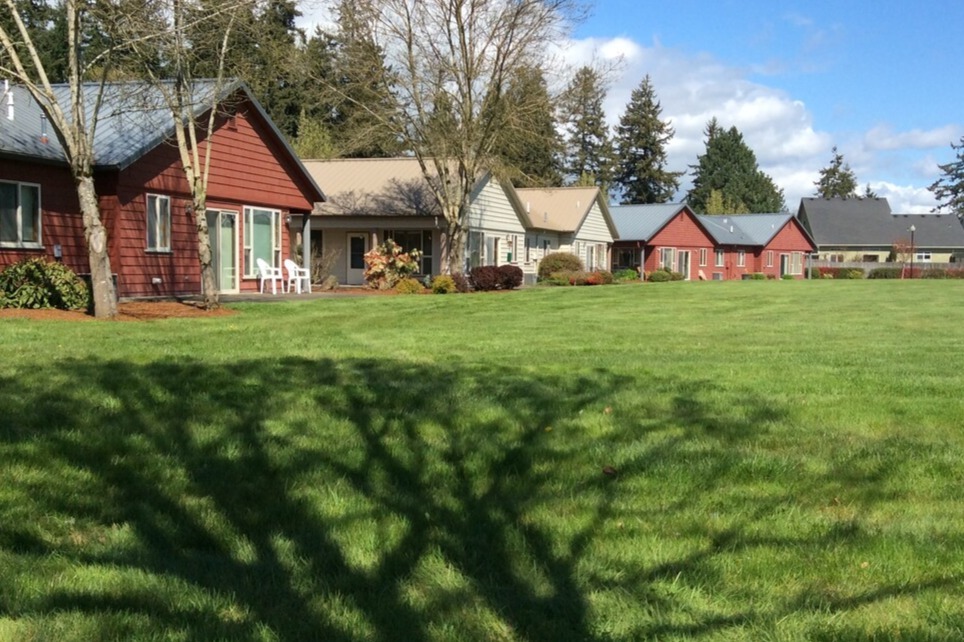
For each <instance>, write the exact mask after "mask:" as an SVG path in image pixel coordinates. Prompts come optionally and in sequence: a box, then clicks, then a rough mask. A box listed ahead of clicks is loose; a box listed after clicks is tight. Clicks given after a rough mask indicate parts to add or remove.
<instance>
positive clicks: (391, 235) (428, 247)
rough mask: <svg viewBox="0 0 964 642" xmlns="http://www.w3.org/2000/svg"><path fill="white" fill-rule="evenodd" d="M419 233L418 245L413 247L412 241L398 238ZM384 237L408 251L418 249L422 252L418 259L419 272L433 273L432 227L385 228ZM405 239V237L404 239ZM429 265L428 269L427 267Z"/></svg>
mask: <svg viewBox="0 0 964 642" xmlns="http://www.w3.org/2000/svg"><path fill="white" fill-rule="evenodd" d="M416 234H418V235H419V239H418V247H412V246H411V244H410V243H399V242H398V240H397V238H398V237H399V236H407V235H411V236H414V235H416ZM382 238H383V239H384V240H386V241H387V240H388V239H391V240H393V241H395V242H396V243H398V244H399V245H401V246H402V249H403V250H405V251H406V252H408V251H410V250H413V249H417V250H418V251H419V252H421V253H422V256H421V258H420V259H419V260H418V269H419V271H418V274H431V273H432V230H430V229H423V228H419V229H411V230H406V229H397V228H396V229H390V230H384V231H383V232H382ZM403 240H404V239H403ZM426 267H428V269H427V270H426V269H425V268H426Z"/></svg>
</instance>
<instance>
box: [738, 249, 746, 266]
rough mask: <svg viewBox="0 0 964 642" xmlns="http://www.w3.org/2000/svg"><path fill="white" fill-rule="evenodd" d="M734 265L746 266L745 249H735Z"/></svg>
mask: <svg viewBox="0 0 964 642" xmlns="http://www.w3.org/2000/svg"><path fill="white" fill-rule="evenodd" d="M736 267H746V250H737V253H736Z"/></svg>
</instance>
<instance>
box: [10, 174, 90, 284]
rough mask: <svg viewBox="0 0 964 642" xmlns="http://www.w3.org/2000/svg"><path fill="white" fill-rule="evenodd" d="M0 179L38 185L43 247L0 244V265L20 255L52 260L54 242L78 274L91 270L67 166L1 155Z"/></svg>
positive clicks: (20, 256)
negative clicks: (18, 159) (6, 158)
mask: <svg viewBox="0 0 964 642" xmlns="http://www.w3.org/2000/svg"><path fill="white" fill-rule="evenodd" d="M0 180H5V181H16V182H21V183H35V184H39V185H40V239H41V241H42V242H43V248H42V249H36V250H34V249H18V248H0V269H3V268H4V267H6V266H7V265H10V264H12V263H16V262H17V261H21V260H23V259H28V258H36V257H46V258H47V259H49V260H51V261H53V260H54V246H55V245H60V247H61V249H62V251H63V262H64V263H66V264H67V266H69V267H70V269H72V270H73V271H75V272H77V273H78V274H85V273H89V272H90V262H89V260H88V258H87V246H86V244H85V243H84V222H83V219H82V218H81V215H80V204H79V202H78V200H77V189H76V187H75V186H74V180H73V178H72V177H71V175H70V172H69V171H68V170H67V168H66V167H59V166H55V165H35V164H30V163H25V162H23V161H11V160H2V159H0Z"/></svg>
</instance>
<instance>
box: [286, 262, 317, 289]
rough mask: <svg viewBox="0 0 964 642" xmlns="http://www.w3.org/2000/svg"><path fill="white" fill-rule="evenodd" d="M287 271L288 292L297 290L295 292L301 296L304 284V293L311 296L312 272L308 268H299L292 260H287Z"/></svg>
mask: <svg viewBox="0 0 964 642" xmlns="http://www.w3.org/2000/svg"><path fill="white" fill-rule="evenodd" d="M285 269H286V270H288V292H291V291H292V288H295V290H294V291H296V292H297V293H298V294H301V292H302V285H301V284H302V283H304V291H305V292H308V293H309V294H311V272H310V271H309V270H308V268H303V267H298V264H297V263H295V262H294V261H292V260H291V259H285Z"/></svg>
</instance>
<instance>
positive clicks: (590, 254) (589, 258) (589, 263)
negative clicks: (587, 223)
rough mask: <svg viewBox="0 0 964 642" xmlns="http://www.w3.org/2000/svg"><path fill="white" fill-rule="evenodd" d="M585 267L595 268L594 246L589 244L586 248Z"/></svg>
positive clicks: (588, 268)
mask: <svg viewBox="0 0 964 642" xmlns="http://www.w3.org/2000/svg"><path fill="white" fill-rule="evenodd" d="M586 269H587V270H595V269H596V246H595V245H592V244H590V245H589V247H588V248H586Z"/></svg>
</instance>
